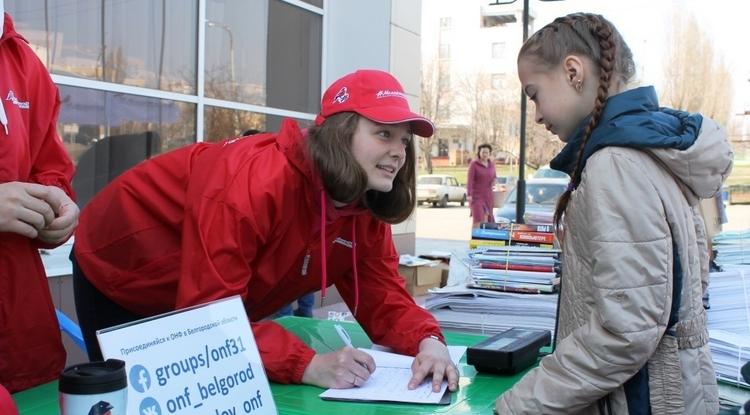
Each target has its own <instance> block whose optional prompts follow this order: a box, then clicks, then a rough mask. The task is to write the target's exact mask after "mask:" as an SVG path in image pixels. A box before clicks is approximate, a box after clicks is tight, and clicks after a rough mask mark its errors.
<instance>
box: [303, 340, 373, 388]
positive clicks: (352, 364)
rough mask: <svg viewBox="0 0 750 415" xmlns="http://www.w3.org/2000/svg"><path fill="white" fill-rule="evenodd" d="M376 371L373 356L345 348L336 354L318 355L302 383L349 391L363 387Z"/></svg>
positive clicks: (308, 366) (307, 370)
mask: <svg viewBox="0 0 750 415" xmlns="http://www.w3.org/2000/svg"><path fill="white" fill-rule="evenodd" d="M374 371H375V360H373V358H372V356H370V355H369V354H367V353H365V352H363V351H361V350H357V349H354V348H352V347H349V346H345V347H344V348H342V349H339V350H337V351H335V352H330V353H325V354H316V355H315V357H313V359H312V360H311V361H310V364H309V365H307V369H305V373H304V374H303V375H302V383H305V384H308V385H315V386H320V387H323V388H336V389H348V388H352V387H355V386H362V385H363V384H364V383H365V382H367V379H369V378H370V374H371V373H372V372H374Z"/></svg>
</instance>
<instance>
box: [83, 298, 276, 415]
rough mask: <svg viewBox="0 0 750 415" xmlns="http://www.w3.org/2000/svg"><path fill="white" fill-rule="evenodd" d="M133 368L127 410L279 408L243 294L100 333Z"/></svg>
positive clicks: (237, 412) (216, 412) (234, 412)
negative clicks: (270, 385) (244, 303)
mask: <svg viewBox="0 0 750 415" xmlns="http://www.w3.org/2000/svg"><path fill="white" fill-rule="evenodd" d="M96 336H97V338H98V340H99V345H100V346H101V349H102V354H103V356H104V358H105V359H121V360H124V361H125V363H126V370H127V374H128V414H132V415H136V414H137V415H167V414H179V415H183V414H184V415H188V414H202V415H206V414H208V415H242V414H253V415H259V414H276V413H277V411H276V404H275V403H274V401H273V396H271V388H270V387H269V385H268V379H267V378H266V372H265V370H264V369H263V364H262V362H261V360H260V354H259V353H258V347H257V345H256V344H255V338H254V337H253V332H252V330H251V329H250V324H249V323H248V319H247V314H246V313H245V308H244V307H243V305H242V300H241V299H240V297H239V296H234V297H230V298H227V299H224V300H218V301H214V302H211V303H207V304H203V305H200V306H196V307H192V308H188V309H185V310H178V311H175V312H172V313H167V314H163V315H160V316H155V317H151V318H148V319H144V320H139V321H136V322H132V323H128V324H123V325H120V326H116V327H111V328H108V329H104V330H99V331H97V333H96Z"/></svg>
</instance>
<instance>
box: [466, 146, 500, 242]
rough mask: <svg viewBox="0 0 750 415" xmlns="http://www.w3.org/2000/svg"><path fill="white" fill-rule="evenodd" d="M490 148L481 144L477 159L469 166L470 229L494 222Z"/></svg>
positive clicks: (493, 166) (492, 168)
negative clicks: (483, 223)
mask: <svg viewBox="0 0 750 415" xmlns="http://www.w3.org/2000/svg"><path fill="white" fill-rule="evenodd" d="M491 154H492V147H491V146H490V145H489V144H482V145H480V146H479V149H478V150H477V159H476V160H474V161H472V162H471V164H469V176H468V179H467V184H466V185H467V189H466V193H467V194H468V195H469V197H468V201H469V207H470V209H471V210H470V213H471V217H472V225H471V227H472V228H478V227H479V224H480V223H482V222H495V218H494V215H493V214H492V207H493V204H492V200H493V199H492V186H493V185H494V184H495V176H496V173H495V163H494V162H493V161H492V160H491V159H490V158H491Z"/></svg>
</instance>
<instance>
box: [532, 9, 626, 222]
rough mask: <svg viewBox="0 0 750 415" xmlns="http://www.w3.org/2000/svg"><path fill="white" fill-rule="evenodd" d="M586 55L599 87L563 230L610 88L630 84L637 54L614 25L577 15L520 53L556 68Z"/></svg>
mask: <svg viewBox="0 0 750 415" xmlns="http://www.w3.org/2000/svg"><path fill="white" fill-rule="evenodd" d="M571 54H572V55H579V56H585V57H587V58H589V59H591V61H592V62H594V63H595V64H596V65H597V66H598V70H599V87H598V90H597V94H596V101H595V102H594V109H593V110H592V111H591V118H590V119H589V122H588V124H587V125H586V129H585V130H584V133H583V139H582V140H581V146H580V147H579V148H578V154H577V156H576V164H575V169H574V170H573V173H572V174H571V177H570V185H569V186H568V189H567V190H566V191H565V193H563V194H562V196H560V199H559V200H558V202H557V207H556V208H555V216H554V221H555V226H556V227H557V228H558V229H560V224H561V220H562V217H563V215H564V213H565V209H566V208H567V207H568V202H570V196H571V193H572V192H573V190H574V189H575V188H576V187H577V186H578V184H579V183H580V182H581V170H582V169H581V164H582V158H583V149H584V148H585V147H586V143H587V142H588V139H589V137H591V133H592V132H593V131H594V128H596V126H597V124H598V123H599V119H600V118H601V115H602V112H603V110H604V106H605V105H606V102H607V98H608V97H609V90H610V86H612V85H613V83H612V82H613V79H614V80H615V81H622V82H628V81H629V80H630V79H631V78H632V77H633V75H634V74H635V64H634V63H633V54H632V53H631V52H630V48H628V45H627V44H625V41H624V40H623V39H622V36H620V33H619V32H618V31H617V29H615V27H614V25H612V23H611V22H610V21H609V20H607V19H605V18H604V17H602V16H601V15H598V14H591V13H573V14H569V15H567V16H563V17H558V18H557V19H555V20H554V21H553V22H552V23H550V24H548V25H546V26H544V27H543V28H542V29H540V30H539V31H538V32H536V33H534V35H533V36H531V37H530V38H529V40H527V41H526V43H524V44H523V46H522V47H521V51H520V52H519V53H518V58H519V60H520V59H521V57H532V58H535V62H536V63H539V64H542V65H545V66H546V67H547V68H549V69H552V68H554V67H556V66H557V65H559V64H560V62H562V60H563V58H565V56H568V55H571Z"/></svg>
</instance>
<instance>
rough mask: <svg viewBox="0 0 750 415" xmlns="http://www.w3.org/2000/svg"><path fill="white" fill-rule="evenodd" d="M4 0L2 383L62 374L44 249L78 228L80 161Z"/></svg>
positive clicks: (12, 385) (0, 42)
mask: <svg viewBox="0 0 750 415" xmlns="http://www.w3.org/2000/svg"><path fill="white" fill-rule="evenodd" d="M4 11H5V7H4V4H3V2H2V0H0V16H2V17H3V19H2V21H1V22H0V33H2V37H0V72H2V74H0V384H2V385H3V386H4V387H5V388H6V389H7V390H8V391H10V392H11V393H13V392H18V391H20V390H24V389H27V388H30V387H33V386H36V385H39V384H42V383H45V382H48V381H50V380H53V379H56V378H57V377H58V376H59V375H60V371H61V370H62V368H63V366H64V365H65V350H64V349H63V345H62V340H61V338H60V328H59V326H58V323H57V318H56V317H55V309H54V306H53V305H52V297H51V296H50V292H49V285H48V284H47V278H46V276H45V274H44V266H43V265H42V260H41V257H40V256H39V248H52V247H55V246H57V245H60V244H62V243H63V242H65V241H66V240H67V239H68V237H70V235H71V234H72V233H73V229H74V227H75V225H76V221H77V218H78V207H77V206H76V204H75V203H74V202H73V200H72V197H73V191H72V188H71V186H70V180H71V177H72V176H73V163H72V162H71V161H70V159H69V158H68V155H67V153H66V151H65V148H64V147H63V145H62V142H61V141H60V138H59V136H58V135H57V131H56V124H57V114H58V111H59V109H60V98H59V94H58V91H57V87H55V85H54V83H52V79H51V78H50V76H49V74H48V73H47V70H46V69H45V67H44V65H43V64H42V62H41V61H40V60H39V58H37V56H36V55H35V54H34V52H33V51H32V50H31V48H29V46H28V45H27V43H26V40H25V39H23V38H22V37H21V35H19V34H18V33H16V31H15V30H14V28H13V22H12V20H11V18H10V16H9V15H7V14H5V12H4Z"/></svg>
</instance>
